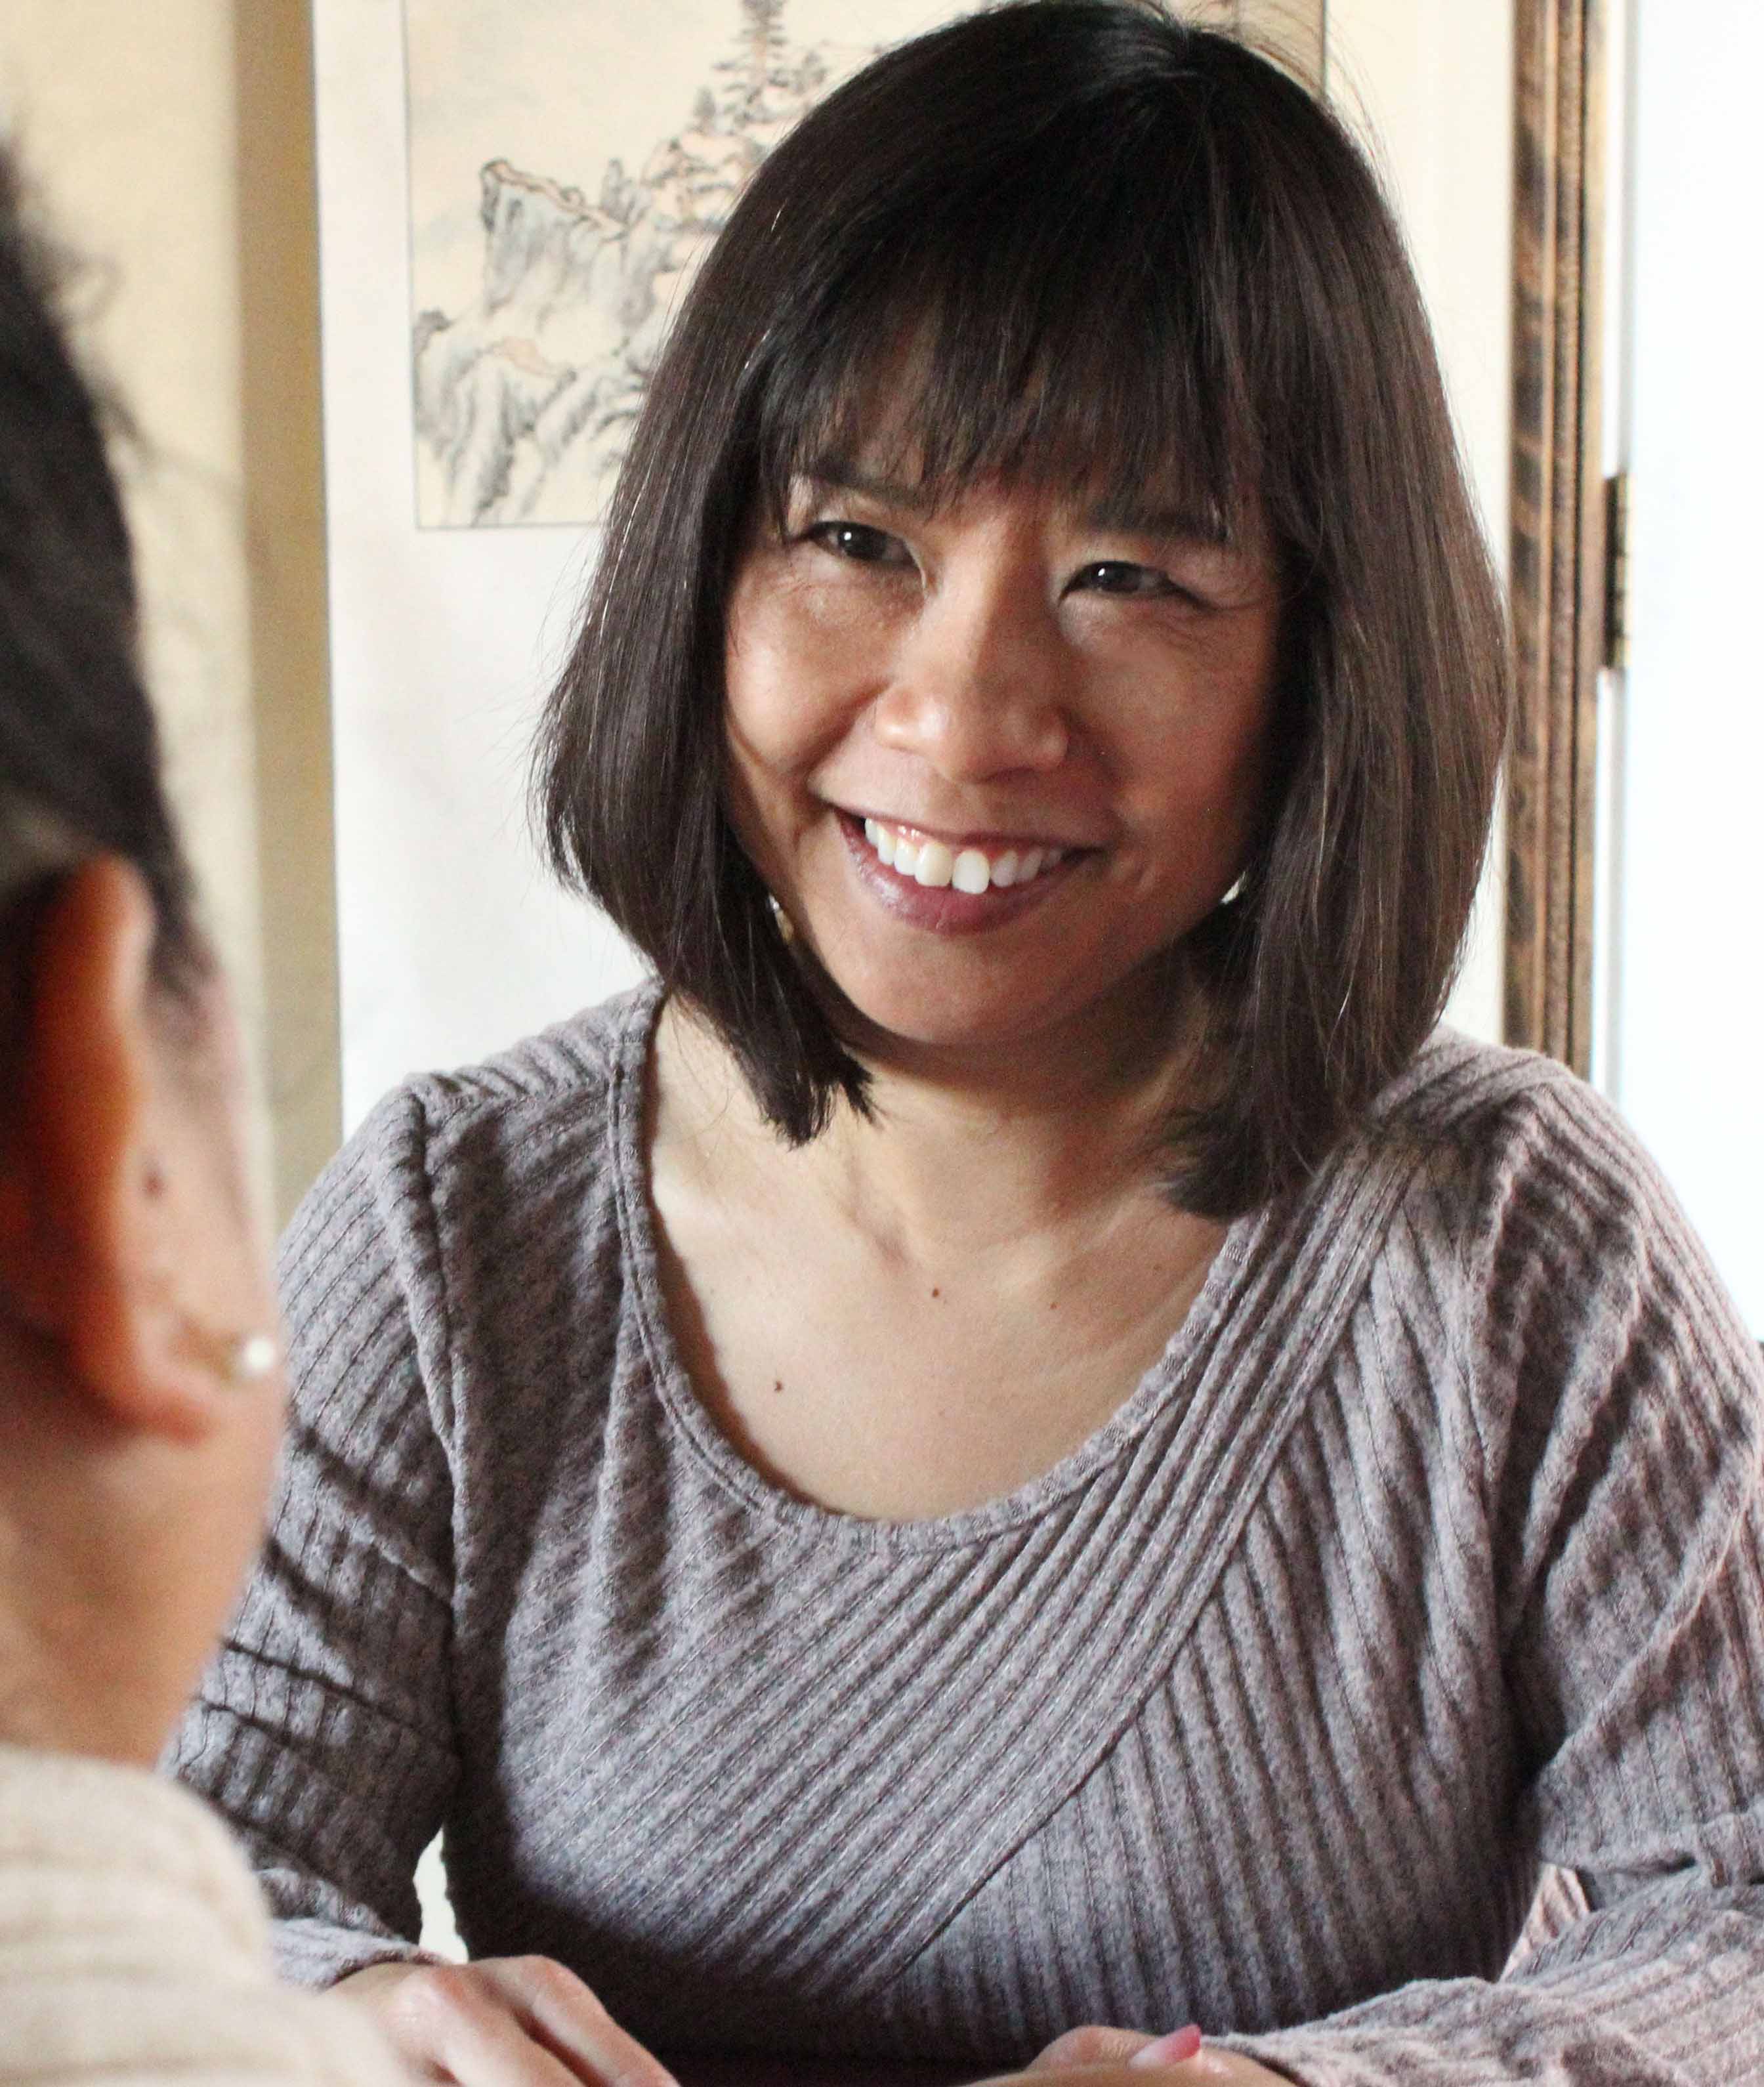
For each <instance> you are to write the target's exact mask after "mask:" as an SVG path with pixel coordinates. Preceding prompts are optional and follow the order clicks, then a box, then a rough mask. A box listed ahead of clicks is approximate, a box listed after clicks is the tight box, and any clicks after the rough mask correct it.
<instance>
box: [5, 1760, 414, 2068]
mask: <svg viewBox="0 0 1764 2087" xmlns="http://www.w3.org/2000/svg"><path fill="white" fill-rule="evenodd" d="M0 2081H32V2082H36V2083H40V2084H41V2087H57V2083H62V2082H66V2083H68V2087H72V2083H75V2082H91V2083H97V2082H99V2081H102V2082H104V2083H105V2087H125V2084H126V2083H127V2082H129V2081H152V2082H157V2083H160V2087H173V2083H177V2082H186V2083H189V2087H196V2083H198V2082H199V2083H201V2087H220V2083H223V2082H228V2081H237V2082H238V2083H239V2087H398V2083H400V2082H402V2081H404V2074H403V2073H402V2072H400V2071H399V2069H398V2068H397V2067H396V2065H395V2062H394V2060H393V2059H392V2057H391V2054H390V2052H388V2051H386V2050H385V2049H384V2048H383V2046H382V2044H381V2042H380V2041H379V2038H378V2037H377V2036H376V2035H375V2034H374V2033H373V2032H372V2031H371V2030H370V2029H369V2027H368V2025H367V2024H366V2022H365V2021H362V2020H359V2019H358V2018H357V2016H356V2015H355V2013H354V2012H352V2010H351V2009H350V2008H348V2006H347V2005H346V2004H344V2002H342V2001H340V2000H322V1999H316V1998H314V1995H311V1994H310V1993H294V1992H288V1991H284V1990H283V1989H281V1988H280V1987H277V1986H276V1984H275V1981H274V1978H273V1977H272V1975H271V1970H270V1961H269V1922H268V1920H267V1918H266V1916H265V1914H264V1910H263V1901H262V1899H261V1898H260V1897H259V1896H258V1889H257V1887H256V1885H255V1884H254V1883H253V1881H252V1880H251V1876H250V1871H248V1870H247V1869H246V1867H245V1864H244V1863H243V1862H242V1861H241V1859H240V1857H239V1855H238V1853H237V1850H235V1849H234V1848H233V1846H232V1845H231V1843H230V1842H229V1840H228V1837H227V1834H226V1832H225V1830H224V1828H223V1827H222V1826H221V1825H220V1823H219V1821H218V1820H216V1819H214V1818H213V1817H212V1816H211V1815H210V1813H209V1812H208V1811H207V1807H205V1806H203V1805H202V1804H199V1803H197V1802H196V1800H195V1799H194V1798H192V1797H191V1796H190V1795H189V1793H188V1792H187V1791H186V1790H179V1789H177V1788H176V1787H175V1786H173V1785H171V1784H169V1783H167V1782H163V1781H162V1780H161V1779H160V1778H158V1777H156V1776H149V1775H147V1774H144V1773H141V1772H140V1771H139V1770H138V1769H124V1768H116V1767H113V1766H111V1765H109V1764H108V1763H105V1762H101V1761H86V1760H81V1759H77V1758H75V1756H70V1755H66V1754H41V1753H31V1752H24V1751H23V1750H21V1749H19V1748H15V1747H3V1746H0Z"/></svg>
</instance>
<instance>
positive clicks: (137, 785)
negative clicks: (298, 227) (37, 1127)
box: [0, 149, 203, 1073]
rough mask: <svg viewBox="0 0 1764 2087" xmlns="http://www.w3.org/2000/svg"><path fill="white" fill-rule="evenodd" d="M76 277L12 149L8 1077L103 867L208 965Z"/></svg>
mask: <svg viewBox="0 0 1764 2087" xmlns="http://www.w3.org/2000/svg"><path fill="white" fill-rule="evenodd" d="M69 275H70V263H69V262H67V261H66V258H64V256H63V255H62V254H61V252H60V251H59V250H58V249H57V248H56V247H55V246H54V245H53V244H52V242H51V241H49V238H47V237H45V235H44V234H43V233H42V232H41V228H39V227H38V226H37V225H36V223H35V222H34V219H33V213H32V208H31V205H30V199H29V198H28V194H26V192H25V190H24V186H23V182H22V181H21V179H20V177H19V172H18V169H17V167H16V164H15V162H14V160H13V159H12V158H11V156H10V155H9V154H8V153H7V152H5V151H4V149H0V1073H4V1071H5V1069H6V1066H7V1064H8V1061H9V1060H10V1058H11V1055H12V1052H13V1050H14V1048H15V1045H16V1042H17V1036H18V1030H19V1024H20V1022H22V1020H23V1014H24V1006H23V985H22V981H23V975H24V971H25V967H26V964H27V962H28V954H29V950H30V945H31V943H32V937H33V936H34V933H35V930H36V923H37V921H38V920H39V918H40V917H41V911H42V908H43V905H44V903H45V901H46V900H47V898H49V895H50V894H52V893H53V890H54V888H55V886H56V883H57V881H58V879H59V877H61V876H62V874H63V873H65V872H66V871H67V870H68V869H71V868H73V867H74V866H75V864H79V862H82V861H83V860H87V859H88V858H90V857H91V856H96V855H101V854H111V855H117V856H122V857H123V858H125V859H126V860H127V861H129V862H130V863H132V864H134V865H135V869H137V870H139V873H140V874H141V876H142V877H143V879H144V880H145V881H146V883H147V887H148V890H150V891H151V893H152V898H153V903H154V907H155V911H156V915H157V923H158V926H157V934H156V943H155V948H154V955H153V962H154V972H155V976H156V979H158V981H159V982H160V984H162V985H164V987H165V988H168V989H169V990H172V991H176V990H177V989H179V988H182V987H183V986H184V985H186V984H187V983H188V982H189V981H190V979H191V978H192V976H193V975H194V974H195V973H197V972H198V971H199V970H200V969H201V968H202V966H203V949H202V944H201V941H200V938H199V934H198V931H197V929H196V927H195V924H194V919H193V915H192V902H191V895H190V875H189V872H188V870H187V869H186V864H185V860H184V856H183V853H182V849H181V847H180V846H179V843H178V839H177V830H176V828H175V826H174V824H173V819H172V816H171V813H170V811H169V808H168V806H167V803H166V799H165V794H164V787H163V785H162V782H161V775H160V745H159V736H158V732H157V729H156V726H155V723H154V719H153V712H152V706H151V705H150V704H149V702H148V701H147V694H146V691H145V689H144V688H143V684H142V678H141V672H140V667H139V630H138V611H137V604H136V595H135V567H134V559H133V555H132V553H131V551H130V541H129V531H128V527H127V524H126V522H125V520H124V519H123V512H122V501H121V498H120V497H119V494H118V492H117V481H116V478H115V476H114V475H113V472H112V469H111V466H110V463H109V457H108V455H107V453H106V448H105V437H106V433H107V432H109V431H111V430H113V429H115V430H117V431H118V432H122V429H123V424H122V416H120V414H119V413H118V412H117V410H116V409H115V408H111V407H108V406H100V403H99V400H98V398H97V395H96V393H95V391H94V390H93V388H92V386H89V385H88V382H87V381H86V379H85V378H84V377H83V374H82V373H81V371H80V369H79V365H78V363H77V362H76V360H75V356H74V354H73V352H72V351H71V349H70V347H69V344H68V339H67V333H66V326H65V324H64V322H63V320H62V316H61V311H60V305H61V297H62V289H63V287H64V285H65V283H66V280H67V278H68V276H69Z"/></svg>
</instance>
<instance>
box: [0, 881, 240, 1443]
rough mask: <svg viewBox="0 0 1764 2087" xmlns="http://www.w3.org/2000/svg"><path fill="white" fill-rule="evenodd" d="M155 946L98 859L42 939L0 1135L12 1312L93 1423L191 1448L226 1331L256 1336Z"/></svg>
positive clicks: (2, 1281)
mask: <svg viewBox="0 0 1764 2087" xmlns="http://www.w3.org/2000/svg"><path fill="white" fill-rule="evenodd" d="M154 934H155V916H154V910H153V902H152V897H151V895H150V894H149V893H148V890H147V886H146V884H145V883H144V882H143V880H142V878H141V877H140V876H139V873H137V872H136V871H135V869H133V868H132V867H131V866H130V865H129V864H126V863H125V862H123V861H122V860H120V859H119V858H117V857H115V856H100V857H97V858H96V859H94V860H92V861H90V862H88V863H86V864H83V865H82V866H81V867H80V868H79V869H76V870H75V871H73V872H72V873H70V875H69V876H68V877H66V880H65V881H64V882H63V884H62V886H61V887H60V889H59V890H58V891H57V892H56V894H55V895H54V897H53V900H52V901H51V902H50V904H49V907H48V909H47V911H46V913H45V916H44V918H43V920H41V924H40V927H39V928H38V932H37V933H36V937H34V941H33V955H32V959H31V966H30V974H29V976H28V978H27V979H26V981H25V994H24V999H25V1005H26V1006H27V1009H28V1014H27V1018H26V1025H25V1031H24V1036H23V1053H22V1061H21V1062H20V1064H19V1066H18V1068H17V1069H16V1078H15V1090H14V1094H13V1096H12V1098H11V1108H10V1109H9V1110H8V1112H7V1120H6V1122H5V1125H4V1131H3V1135H0V1303H3V1304H4V1308H6V1310H7V1311H8V1312H9V1313H10V1315H11V1317H13V1318H14V1320H15V1321H17V1322H19V1323H20V1324H22V1325H23V1326H24V1327H27V1328H28V1329H31V1331H32V1333H34V1334H36V1336H37V1337H38V1338H41V1339H42V1340H43V1341H45V1342H46V1343H48V1344H49V1345H51V1346H52V1347H53V1348H55V1349H57V1350H58V1351H59V1352H60V1355H61V1357H62V1361H63V1364H64V1368H63V1370H62V1372H61V1373H60V1374H61V1375H62V1377H63V1379H64V1381H65V1382H66V1385H67V1387H68V1389H69V1390H70V1392H71V1393H73V1394H74V1395H75V1396H76V1397H78V1398H83V1399H84V1400H85V1401H87V1402H88V1404H89V1406H90V1409H91V1411H90V1414H89V1416H88V1417H89V1418H91V1419H96V1420H98V1421H100V1422H104V1421H108V1422H109V1423H111V1424H112V1425H113V1426H116V1427H118V1428H122V1429H123V1430H124V1431H126V1432H135V1431H144V1432H149V1433H156V1434H163V1435H166V1436H173V1437H176V1438H177V1439H180V1440H188V1441H194V1440H200V1439H201V1438H202V1437H203V1436H206V1435H207V1433H208V1432H210V1431H211V1428H213V1427H214V1426H215V1425H216V1423H217V1422H219V1421H220V1419H221V1417H222V1415H221V1410H220V1409H221V1407H222V1405H223V1403H224V1402H225V1400H226V1398H227V1396H228V1392H227V1381H226V1376H225V1362H226V1356H225V1353H224V1331H225V1329H228V1328H229V1327H232V1326H237V1325H240V1324H241V1323H242V1324H244V1325H250V1323H251V1320H250V1317H247V1318H246V1319H244V1320H243V1321H241V1320H240V1319H239V1318H238V1317H235V1316H234V1315H235V1312H236V1310H237V1309H238V1306H237V1304H236V1303H235V1300H233V1297H232V1296H231V1295H230V1294H229V1292H230V1291H231V1290H232V1289H233V1287H236V1285H235V1283H234V1281H233V1277H232V1275H231V1274H230V1273H229V1270H228V1269H227V1268H226V1267H225V1266H224V1265H217V1264H224V1262H225V1261H227V1260H229V1259H232V1260H233V1261H236V1260H237V1236H234V1237H233V1240H232V1241H231V1242H230V1252H229V1251H228V1250H227V1247H228V1244H229V1243H226V1242H221V1243H220V1244H222V1247H223V1251H222V1252H220V1253H218V1254H217V1253H216V1244H217V1242H216V1238H215V1236H214V1234H215V1230H216V1222H217V1212H216V1208H215V1199H216V1189H217V1183H216V1179H215V1176H216V1162H217V1154H216V1149H215V1148H216V1134H215V1131H214V1127H213V1125H211V1124H207V1123H204V1122H203V1120H202V1119H203V1116H204V1115H205V1113H207V1112H210V1111H211V1108H212V1107H213V1106H214V1104H213V1103H212V1102H211V1100H209V1099H208V1098H206V1097H205V1096H204V1095H203V1092H202V1084H203V1083H202V1078H201V1075H199V1074H194V1073H186V1070H185V1069H184V1068H182V1066H180V1065H178V1064H177V1062H175V1061H176V1060H177V1055H178V1054H177V1045H176V1044H174V1043H173V1042H171V1041H169V1039H168V1036H167V1033H166V1032H167V1027H168V1025H167V1022H166V1018H165V1010H164V1006H163V1004H162V1002H163V995H162V994H161V993H160V991H159V990H158V988H156V986H155V984H154V980H153V977H152V949H153V941H154ZM205 1102H206V1103H207V1106H206V1107H205ZM223 1228H224V1221H223Z"/></svg>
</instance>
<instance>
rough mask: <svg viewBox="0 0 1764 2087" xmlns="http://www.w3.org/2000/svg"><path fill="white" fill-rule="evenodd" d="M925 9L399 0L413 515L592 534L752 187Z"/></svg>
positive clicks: (439, 523) (869, 0)
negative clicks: (645, 403) (783, 148)
mask: <svg viewBox="0 0 1764 2087" xmlns="http://www.w3.org/2000/svg"><path fill="white" fill-rule="evenodd" d="M956 12H959V10H958V9H955V8H947V7H946V8H943V9H941V10H940V9H938V8H937V7H936V6H932V7H929V8H928V7H927V6H926V5H925V0H895V4H893V5H890V4H888V0H861V4H855V5H854V4H853V0H625V4H622V5H617V6H614V5H607V4H600V0H405V11H404V32H405V33H404V41H405V64H406V73H407V87H408V109H409V125H410V198H411V290H412V328H411V354H412V401H413V407H414V412H415V419H416V508H417V516H416V519H417V521H418V523H419V526H421V527H427V528H447V527H453V528H460V527H463V528H481V527H494V526H496V525H498V524H504V523H571V524H574V525H577V526H580V525H582V524H584V523H593V522H595V521H596V520H598V519H600V516H601V514H603V513H604V510H605V507H606V504H607V501H608V498H609V495H610V493H611V490H612V485H613V479H614V478H615V476H617V471H618V467H619V463H620V462H621V459H622V458H623V456H624V454H625V449H626V443H627V442H628V440H629V437H630V428H631V424H632V421H633V419H634V416H635V414H636V411H637V408H638V405H639V402H640V401H641V399H642V397H643V390H644V386H645V385H646V384H647V382H648V378H649V373H650V372H651V369H653V368H654V366H655V361H656V354H657V352H658V350H659V348H660V344H661V340H662V338H663V335H664V332H665V331H666V329H667V326H668V321H669V319H670V318H671V317H672V315H673V312H674V311H675V309H677V306H678V304H679V301H680V298H681V294H682V292H684V290H685V289H686V285H687V284H689V283H690V280H691V278H692V275H693V273H694V270H695V269H696V268H697V267H698V263H699V262H700V260H701V259H702V258H703V254H704V253H705V250H707V247H708V246H709V245H710V243H711V241H712V240H713V239H714V238H715V236H716V234H717V233H718V231H719V230H720V228H721V227H722V225H723V224H724V221H725V220H726V219H727V217H728V213H729V211H730V208H731V207H732V206H733V203H734V200H735V198H736V197H737V194H739V193H740V191H741V187H742V186H743V185H744V184H745V181H747V179H748V177H750V175H751V173H753V171H754V168H755V167H756V166H758V164H759V162H760V160H762V158H763V157H764V156H765V155H766V153H767V152H768V151H770V149H771V147H772V146H773V145H774V144H775V143H776V142H777V140H778V139H779V138H780V137H781V136H782V135H783V134H784V131H785V130H788V128H789V126H791V125H792V123H793V122H796V120H797V117H799V116H801V114H802V113H804V112H805V110H806V109H808V108H809V106H810V105H812V104H813V103H814V101H815V100H817V99H818V97H819V96H821V95H822V94H824V93H825V92H826V91H827V90H828V88H829V87H832V86H834V85H835V84H837V83H838V82H839V80H841V79H844V78H845V77H847V76H848V75H849V74H851V73H852V72H854V71H856V70H857V68H858V67H859V66H862V65H863V64H865V62H867V61H868V60H869V58H871V57H873V55H874V54H875V53H876V52H877V51H878V50H879V49H882V48H884V47H885V46H886V45H889V44H891V43H894V42H895V41H899V39H900V38H902V37H904V36H911V35H912V34H914V33H915V32H916V31H918V30H920V29H923V28H928V27H930V26H932V25H933V24H934V23H936V22H938V20H940V19H946V17H947V16H948V15H951V14H954V13H956Z"/></svg>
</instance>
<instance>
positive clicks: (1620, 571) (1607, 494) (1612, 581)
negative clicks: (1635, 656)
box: [1604, 471, 1629, 670]
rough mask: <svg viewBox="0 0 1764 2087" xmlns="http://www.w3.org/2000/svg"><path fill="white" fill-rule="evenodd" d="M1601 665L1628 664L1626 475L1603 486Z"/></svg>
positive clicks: (1625, 473) (1627, 508)
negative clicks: (1602, 649) (1602, 628)
mask: <svg viewBox="0 0 1764 2087" xmlns="http://www.w3.org/2000/svg"><path fill="white" fill-rule="evenodd" d="M1604 664H1606V666H1608V667H1613V668H1618V669H1620V670H1621V668H1625V667H1627V666H1628V665H1629V473H1628V472H1626V471H1620V472H1617V475H1616V476H1614V477H1612V478H1608V479H1607V480H1605V482H1604Z"/></svg>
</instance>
